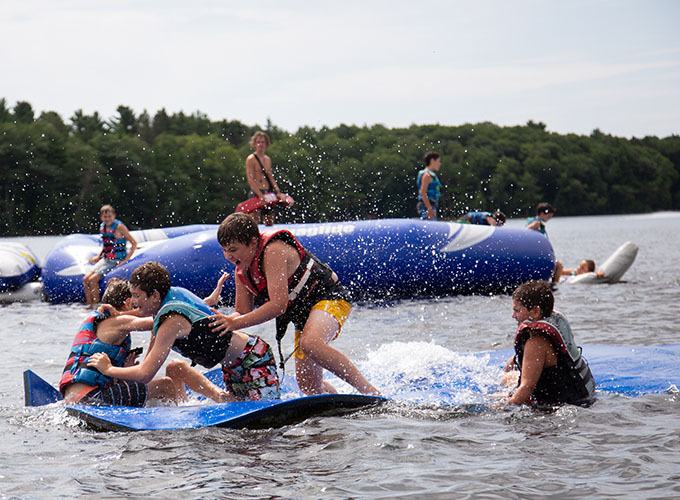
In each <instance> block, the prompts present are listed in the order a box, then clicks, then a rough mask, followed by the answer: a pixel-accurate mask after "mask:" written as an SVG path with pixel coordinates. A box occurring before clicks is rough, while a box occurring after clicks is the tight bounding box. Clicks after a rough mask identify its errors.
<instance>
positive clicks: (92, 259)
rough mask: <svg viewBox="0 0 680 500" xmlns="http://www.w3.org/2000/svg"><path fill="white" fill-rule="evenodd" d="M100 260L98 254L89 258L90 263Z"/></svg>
mask: <svg viewBox="0 0 680 500" xmlns="http://www.w3.org/2000/svg"><path fill="white" fill-rule="evenodd" d="M98 260H99V256H98V255H95V256H94V257H90V258H89V259H87V261H88V262H89V263H90V264H94V263H95V262H97V261H98Z"/></svg>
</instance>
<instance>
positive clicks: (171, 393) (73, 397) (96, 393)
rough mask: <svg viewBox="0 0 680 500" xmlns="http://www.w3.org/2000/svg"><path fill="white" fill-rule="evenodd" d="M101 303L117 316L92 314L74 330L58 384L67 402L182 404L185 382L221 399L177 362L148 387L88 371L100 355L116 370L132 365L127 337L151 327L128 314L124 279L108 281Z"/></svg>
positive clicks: (128, 297) (218, 392) (200, 377)
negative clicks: (160, 401)
mask: <svg viewBox="0 0 680 500" xmlns="http://www.w3.org/2000/svg"><path fill="white" fill-rule="evenodd" d="M102 302H103V303H104V304H109V305H110V306H111V307H113V308H114V309H115V310H116V311H121V312H122V313H123V314H121V315H117V314H116V315H115V316H109V315H108V314H107V313H100V312H93V313H91V314H90V315H89V316H88V317H87V318H86V319H85V320H84V321H83V323H82V324H81V325H80V328H79V330H78V333H77V334H76V337H75V339H74V341H73V346H72V347H71V353H70V354H69V357H68V360H67V362H66V366H65V368H64V372H63V374H62V377H61V380H60V382H59V390H60V391H61V393H62V395H63V396H64V400H65V401H66V402H67V403H69V404H95V405H107V406H108V405H114V406H134V407H142V406H144V405H145V404H146V401H147V398H158V399H171V400H174V401H181V400H185V399H186V392H185V389H184V385H185V383H186V384H187V385H189V386H190V387H191V388H192V389H194V390H197V391H198V392H201V393H202V394H204V395H206V396H208V397H212V398H214V399H218V400H219V399H220V398H221V397H223V394H222V393H224V391H222V390H221V389H219V388H218V387H216V386H215V385H214V384H212V383H211V382H210V381H208V380H207V379H206V378H205V377H203V375H201V374H200V373H198V371H196V370H194V369H193V368H191V367H190V366H189V365H188V364H186V363H185V362H183V361H179V360H174V361H172V362H171V363H170V364H168V366H167V368H166V376H165V377H161V378H157V379H154V380H152V381H150V383H149V384H148V385H147V384H142V383H139V382H128V381H124V380H114V379H113V378H112V377H110V376H107V375H104V374H102V373H100V372H99V371H97V370H95V369H93V368H92V367H90V366H89V365H88V361H89V360H90V358H91V357H92V356H93V355H96V353H105V354H106V355H107V356H108V357H109V359H110V360H111V362H112V363H113V364H115V365H116V366H130V365H133V364H134V363H135V361H136V359H137V353H136V352H135V350H134V349H133V350H131V349H130V344H131V338H130V332H131V331H138V330H149V329H150V328H151V325H152V320H151V318H140V317H139V316H136V315H134V311H132V309H131V302H132V299H131V293H130V287H129V286H128V282H127V281H125V280H121V279H117V278H113V279H111V280H110V281H109V283H108V285H107V287H106V290H105V292H104V296H103V298H102ZM126 313H127V314H126ZM225 394H226V393H225Z"/></svg>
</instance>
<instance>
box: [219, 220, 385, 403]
mask: <svg viewBox="0 0 680 500" xmlns="http://www.w3.org/2000/svg"><path fill="white" fill-rule="evenodd" d="M217 240H218V241H219V243H220V245H221V247H222V251H223V252H224V257H225V258H226V259H227V260H228V261H230V262H231V263H232V264H234V266H235V267H236V275H235V277H234V278H235V282H236V304H235V309H236V310H235V312H234V313H233V314H230V315H229V316H225V315H223V314H219V313H217V314H215V315H214V316H213V318H212V320H213V326H214V331H216V332H222V333H221V334H220V335H225V334H226V335H229V332H231V331H232V330H235V329H237V328H247V327H249V326H253V325H258V324H260V323H264V322H265V321H269V320H270V319H274V318H276V338H277V340H278V341H279V354H281V344H280V342H281V338H283V336H284V335H285V333H286V329H287V328H288V324H289V323H290V322H292V323H293V324H294V325H295V328H296V332H295V350H294V351H293V352H294V355H295V374H296V379H297V382H298V385H299V386H300V389H301V390H302V392H303V393H305V394H322V393H326V392H332V393H334V392H336V390H335V388H334V387H333V386H332V385H331V384H329V383H328V382H326V381H324V380H323V370H324V369H326V370H328V371H330V372H332V373H334V374H335V375H337V376H338V377H340V378H341V379H343V380H345V381H346V382H347V383H349V384H350V385H352V386H353V387H355V388H356V389H358V390H359V391H360V392H362V393H364V394H373V395H380V392H379V391H378V390H377V389H376V388H375V387H373V386H372V385H371V384H370V382H369V381H368V380H366V378H365V377H364V376H363V375H362V374H361V372H359V370H358V369H357V368H356V366H354V364H353V363H352V362H351V361H350V360H349V359H348V358H347V357H346V356H345V355H344V354H342V353H341V352H339V351H337V350H336V349H334V348H332V347H331V346H330V345H328V344H329V343H330V342H331V341H332V340H333V339H335V338H336V337H337V336H338V334H339V333H340V329H341V328H342V325H343V324H344V322H345V320H346V319H347V318H348V317H349V313H350V311H351V309H352V306H351V305H350V304H349V302H348V301H347V295H348V294H347V290H346V289H345V288H344V287H343V286H342V285H341V284H340V283H339V282H338V277H337V275H336V274H335V273H334V272H333V270H332V269H331V268H330V267H328V266H327V265H326V264H324V263H323V262H321V261H319V260H318V259H317V258H316V257H314V256H313V255H312V254H311V253H309V252H308V251H307V250H305V249H304V248H303V247H302V245H301V244H300V243H299V242H298V241H297V239H296V238H295V236H293V234H292V233H291V232H290V231H286V230H283V229H281V230H278V231H268V232H263V233H261V234H260V232H259V229H258V227H257V224H255V222H254V221H253V219H252V218H251V217H249V216H247V215H245V214H242V213H236V214H232V215H230V216H228V217H227V218H226V219H224V221H223V222H222V224H220V227H219V229H218V231H217ZM256 303H257V305H259V307H258V308H257V309H254V306H255V304H256ZM283 363H284V361H283V360H282V364H283Z"/></svg>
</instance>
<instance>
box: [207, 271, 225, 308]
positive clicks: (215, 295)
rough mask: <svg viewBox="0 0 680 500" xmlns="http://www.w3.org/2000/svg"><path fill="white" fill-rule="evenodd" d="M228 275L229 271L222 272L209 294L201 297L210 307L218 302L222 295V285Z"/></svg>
mask: <svg viewBox="0 0 680 500" xmlns="http://www.w3.org/2000/svg"><path fill="white" fill-rule="evenodd" d="M228 277H229V273H222V276H220V279H218V280H217V286H215V289H214V290H213V291H212V293H211V294H210V295H208V296H207V297H206V298H205V299H203V301H204V302H205V303H206V304H208V305H209V306H210V307H215V306H216V305H217V304H218V303H219V302H220V297H221V295H222V287H223V286H224V282H225V281H226V280H227V278H228Z"/></svg>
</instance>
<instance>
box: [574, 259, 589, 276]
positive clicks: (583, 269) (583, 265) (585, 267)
mask: <svg viewBox="0 0 680 500" xmlns="http://www.w3.org/2000/svg"><path fill="white" fill-rule="evenodd" d="M587 272H589V271H588V263H587V262H586V261H585V260H582V261H581V263H580V264H579V265H578V267H577V268H576V274H585V273H587Z"/></svg>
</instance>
